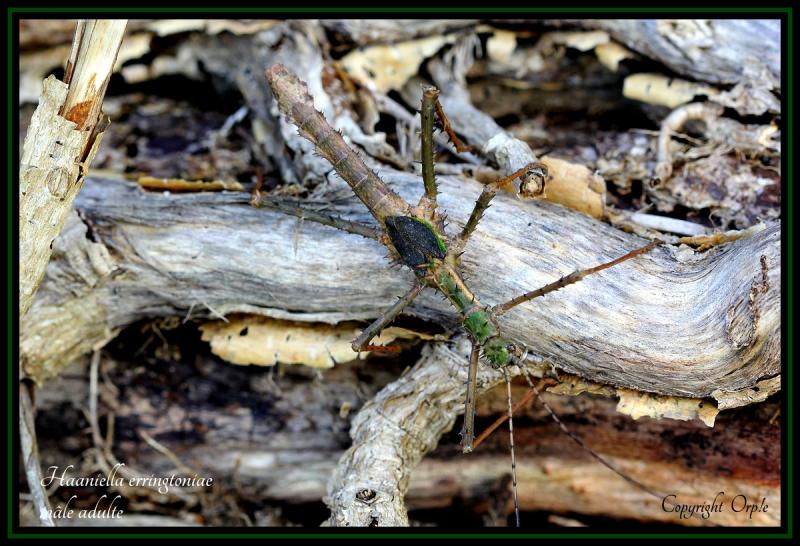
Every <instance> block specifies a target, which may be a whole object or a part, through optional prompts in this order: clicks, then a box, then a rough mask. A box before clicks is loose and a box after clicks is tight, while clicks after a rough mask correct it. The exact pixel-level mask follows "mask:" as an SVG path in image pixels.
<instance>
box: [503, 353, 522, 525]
mask: <svg viewBox="0 0 800 546" xmlns="http://www.w3.org/2000/svg"><path fill="white" fill-rule="evenodd" d="M503 375H504V376H505V379H506V392H507V393H508V444H509V449H510V450H511V487H512V490H513V492H514V517H515V518H516V520H517V527H519V496H518V495H517V460H516V458H515V457H514V400H513V399H512V398H511V376H510V375H509V374H508V369H507V368H505V367H504V368H503Z"/></svg>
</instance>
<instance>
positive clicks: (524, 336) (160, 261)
mask: <svg viewBox="0 0 800 546" xmlns="http://www.w3.org/2000/svg"><path fill="white" fill-rule="evenodd" d="M379 174H381V175H382V176H383V177H384V178H385V179H386V180H387V181H388V182H389V183H390V184H392V186H393V187H395V188H396V189H397V190H398V191H399V192H400V193H401V195H403V196H405V197H406V198H412V199H415V198H416V196H418V195H419V193H420V187H421V185H420V183H419V179H418V178H416V177H414V176H411V175H408V174H405V173H398V172H394V171H388V170H387V171H383V172H381V173H379ZM440 189H441V190H442V195H441V197H440V202H441V203H442V204H443V206H444V207H445V210H447V212H448V218H449V220H450V228H449V229H450V230H452V231H455V230H457V229H458V226H459V225H461V223H462V222H463V221H464V220H465V218H466V216H467V215H468V213H469V211H470V210H471V206H472V202H473V201H474V199H475V197H476V196H477V194H478V193H479V192H480V189H481V186H480V185H479V184H477V183H475V182H473V181H470V180H467V179H455V178H449V177H441V178H440ZM248 198H249V197H248V196H247V195H246V194H239V193H214V194H212V193H205V194H193V195H163V194H156V193H145V192H143V191H142V190H141V189H140V188H139V187H138V186H136V185H135V184H132V183H126V182H120V181H116V180H110V179H102V180H101V179H97V180H91V181H90V182H89V183H87V186H86V188H85V189H84V191H83V192H82V193H81V195H80V197H79V198H78V200H77V202H76V207H77V209H78V211H79V212H80V214H81V215H82V217H83V218H84V220H85V222H86V223H87V224H88V225H89V226H91V227H90V228H87V226H85V225H83V224H81V223H80V222H78V221H73V222H71V223H70V227H69V229H68V230H67V231H66V233H64V234H63V236H62V237H60V238H59V239H58V240H57V241H56V245H55V248H54V259H53V260H52V262H51V265H50V267H49V268H48V272H47V277H46V282H45V283H44V284H43V286H42V290H41V291H42V293H41V295H39V296H37V298H36V301H35V304H34V307H35V309H34V311H35V312H33V313H32V314H31V315H30V316H29V318H27V319H25V320H24V321H23V323H22V328H21V341H20V344H21V358H22V363H23V365H24V366H25V370H26V372H27V373H29V374H30V375H31V376H32V377H33V378H35V379H36V380H38V381H42V380H44V379H46V378H48V377H52V376H53V375H56V374H58V373H59V371H60V370H61V369H63V367H64V366H66V365H67V364H68V363H69V362H71V361H72V360H74V359H75V358H76V357H78V356H79V355H81V354H83V353H85V352H87V351H89V350H90V349H92V348H93V347H95V346H97V345H101V344H103V343H104V342H105V341H107V340H108V339H110V338H111V337H113V335H114V332H116V331H117V330H118V329H120V328H123V327H125V326H126V325H128V324H131V323H132V322H134V321H136V320H139V319H144V318H151V317H159V316H168V315H179V316H187V315H190V314H191V316H193V317H196V316H207V317H212V316H219V315H224V314H227V313H232V312H237V311H238V312H255V313H260V314H265V315H271V316H277V317H283V318H286V317H289V318H294V319H297V320H315V321H319V320H324V321H328V322H337V321H341V320H353V319H365V320H366V319H372V318H375V317H377V316H378V315H379V314H380V313H381V312H382V311H383V309H384V308H385V307H386V306H387V305H388V304H389V302H391V301H392V300H393V298H394V297H396V296H398V295H399V294H402V293H403V292H404V291H405V290H406V289H407V288H408V286H409V284H410V283H411V281H412V278H413V275H412V274H411V272H409V271H407V270H405V269H396V268H395V269H392V268H390V264H389V262H388V261H387V260H386V259H385V258H384V256H385V249H384V248H383V247H382V246H381V245H380V244H378V243H377V242H376V241H372V240H368V239H363V238H361V237H359V236H355V235H350V234H346V233H342V232H339V231H337V230H335V229H333V228H329V227H325V226H321V225H317V224H314V223H312V222H310V221H305V222H302V223H298V221H297V219H296V218H294V217H287V216H285V215H282V214H279V213H275V212H271V211H267V210H263V209H262V210H257V209H253V208H251V207H249V206H248V204H247V202H248ZM329 210H330V211H331V212H341V213H342V214H345V215H348V216H351V217H354V218H356V219H361V220H364V219H365V217H366V214H365V212H363V211H364V209H363V208H362V206H361V204H360V203H354V202H353V200H352V199H348V200H347V201H343V202H341V203H339V204H337V205H336V206H335V207H334V206H332V205H329ZM353 212H355V214H353ZM87 230H88V233H87ZM643 243H644V241H643V240H642V239H641V238H638V237H635V236H632V235H628V234H625V233H622V232H620V231H618V230H616V229H614V228H611V227H609V226H607V225H605V224H603V223H600V222H597V221H595V220H592V219H590V218H588V217H585V216H584V215H581V214H580V213H576V212H573V211H570V210H568V209H565V208H563V207H560V206H558V205H550V204H546V203H530V202H522V201H519V200H517V199H515V198H514V197H511V196H507V195H502V196H499V197H498V198H497V199H496V201H495V204H494V206H493V208H492V209H491V210H490V211H489V213H488V214H487V215H486V217H485V218H484V220H483V222H482V224H481V226H479V228H478V231H477V233H476V235H475V236H474V238H473V239H472V240H471V241H470V244H469V245H468V246H467V250H466V254H465V255H464V258H463V260H464V271H465V274H466V276H467V279H468V282H469V283H470V284H471V286H472V287H473V290H474V291H475V292H476V294H477V295H478V297H479V298H480V299H481V301H482V302H483V303H484V304H487V305H491V304H497V303H500V302H502V301H506V300H508V299H510V298H511V297H513V296H515V295H518V294H520V293H522V292H524V291H526V290H529V289H531V288H533V287H538V286H542V285H544V284H546V283H548V282H551V281H553V280H555V279H557V278H558V277H560V276H562V275H565V274H567V273H569V272H571V271H573V270H574V269H577V268H583V267H587V266H591V265H594V264H597V263H600V262H604V261H607V260H609V259H611V258H614V257H617V256H621V255H622V254H624V253H626V252H627V251H629V250H631V249H633V248H637V247H639V246H642V244H643ZM780 271H781V258H780V225H779V224H774V225H772V226H770V227H768V228H767V229H765V230H764V231H762V232H760V233H757V234H755V235H754V236H752V237H750V238H748V239H743V240H739V241H736V242H733V243H730V244H727V245H723V246H722V247H719V248H716V249H712V250H710V251H708V252H706V253H704V254H700V255H696V254H694V253H693V252H692V251H691V250H690V249H688V248H684V249H681V250H680V251H676V250H675V249H672V248H658V249H656V250H654V251H653V252H651V253H650V254H648V255H646V256H642V257H640V258H637V259H636V260H634V261H631V262H627V263H625V264H623V265H621V266H618V267H615V268H613V269H610V270H608V271H606V272H603V273H601V274H598V275H593V276H591V277H589V278H587V279H585V280H584V281H583V282H581V283H579V284H576V285H573V286H570V287H567V288H565V289H563V290H560V291H558V292H556V293H554V294H551V295H548V296H546V297H544V298H541V299H539V300H535V301H533V302H530V303H527V304H524V305H521V306H519V307H517V308H515V309H513V310H512V311H510V312H508V313H506V314H505V315H503V317H502V319H501V321H500V327H501V328H502V330H503V332H504V334H505V335H506V336H507V337H510V338H512V339H514V340H516V341H517V342H519V343H521V344H524V345H526V346H528V347H530V349H531V350H532V351H533V352H534V353H536V354H538V355H541V356H542V357H544V358H546V359H547V360H548V361H549V362H551V363H552V364H553V365H555V366H556V367H558V368H561V369H563V370H565V371H568V372H570V373H574V374H576V375H580V376H582V377H585V378H587V379H590V380H592V381H596V382H600V383H608V384H613V385H616V386H626V387H630V388H634V389H638V390H644V391H651V392H656V393H661V394H674V395H681V396H689V397H705V396H709V395H710V394H711V393H712V392H714V391H719V392H735V391H739V390H742V389H747V388H749V387H753V386H754V385H756V384H757V383H758V381H760V380H762V379H767V378H771V377H774V376H776V375H778V373H779V371H780V282H781V280H780ZM409 313H410V314H412V315H415V316H417V317H420V318H422V319H426V320H431V321H437V322H442V323H443V324H445V325H449V326H451V327H455V326H456V317H455V315H454V314H453V311H452V310H451V308H450V307H449V304H448V303H446V302H445V301H443V300H442V299H441V298H440V297H439V296H437V295H435V294H434V293H432V292H426V293H423V295H422V296H421V297H420V298H419V299H418V300H417V301H416V302H415V303H414V305H412V306H411V307H410V308H409Z"/></svg>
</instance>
